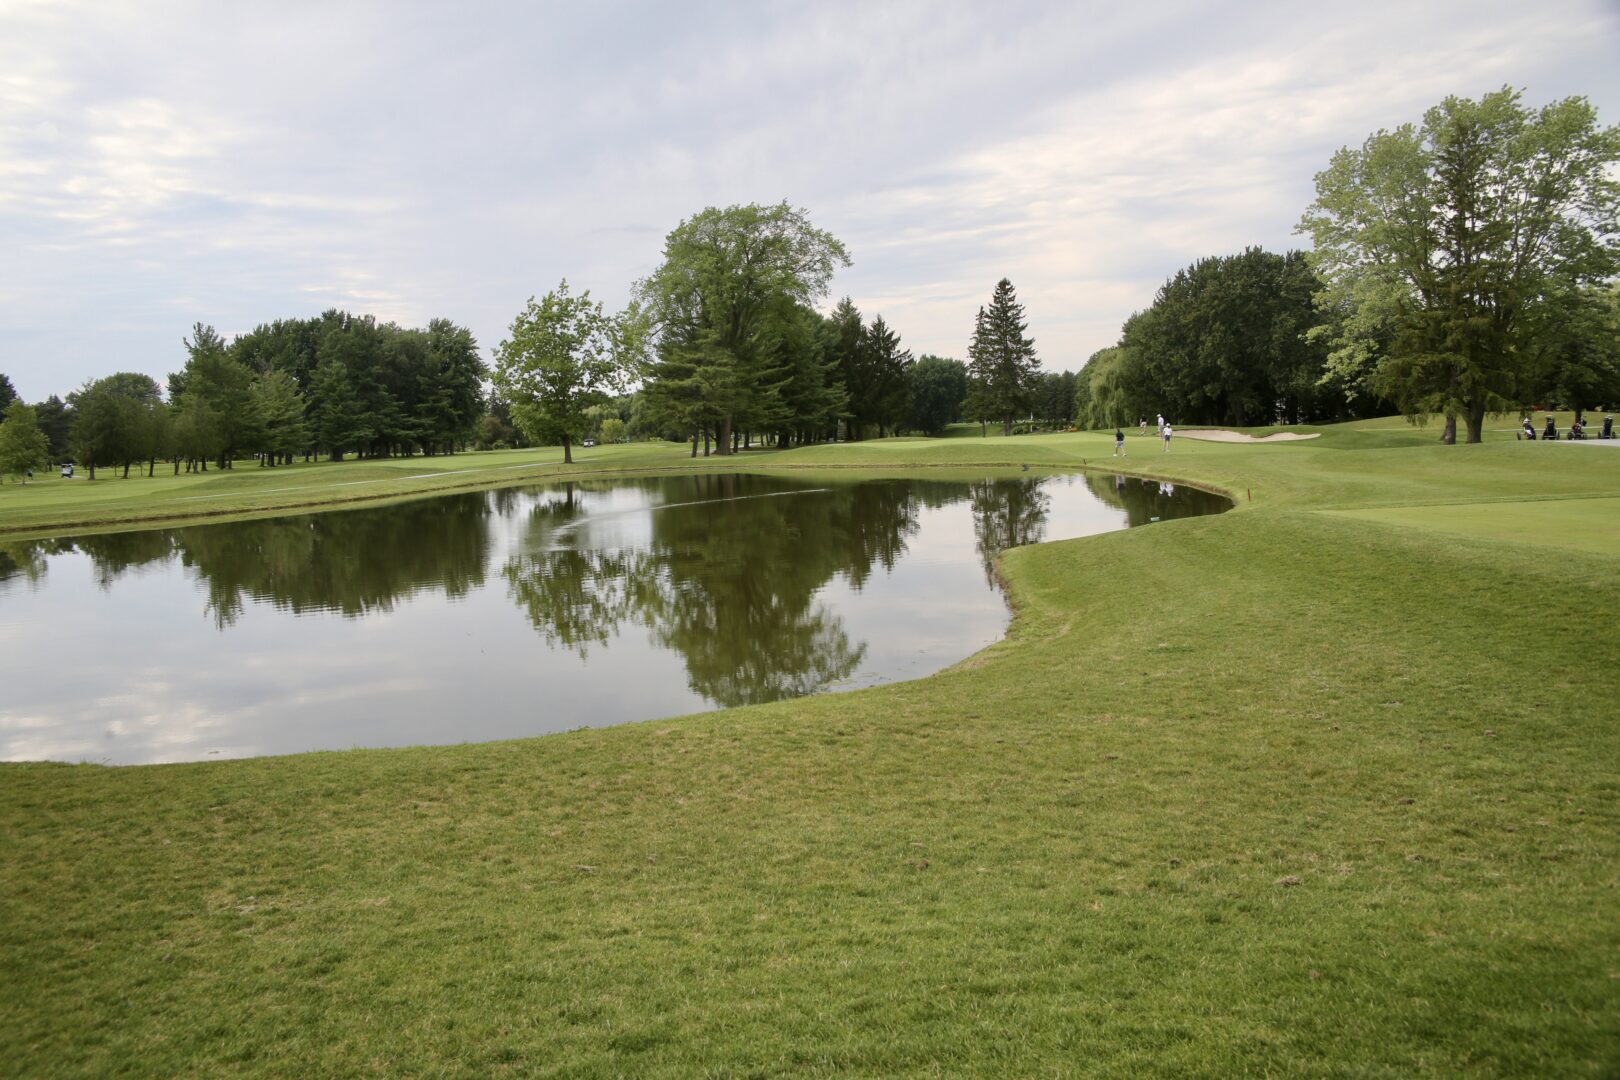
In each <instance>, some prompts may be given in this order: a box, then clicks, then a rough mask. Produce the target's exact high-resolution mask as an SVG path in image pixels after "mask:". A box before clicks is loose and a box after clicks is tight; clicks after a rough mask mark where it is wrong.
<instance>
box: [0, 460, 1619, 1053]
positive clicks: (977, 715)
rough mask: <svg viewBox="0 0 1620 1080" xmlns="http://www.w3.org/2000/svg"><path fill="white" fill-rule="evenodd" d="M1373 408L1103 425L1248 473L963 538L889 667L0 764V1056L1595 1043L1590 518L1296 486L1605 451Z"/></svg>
mask: <svg viewBox="0 0 1620 1080" xmlns="http://www.w3.org/2000/svg"><path fill="white" fill-rule="evenodd" d="M1379 440H1392V443H1383V444H1381V443H1380V442H1379ZM1408 441H1409V436H1408V435H1407V433H1405V432H1402V431H1399V430H1392V431H1388V432H1383V433H1380V432H1378V431H1376V430H1374V431H1352V432H1334V433H1332V434H1331V435H1330V436H1329V437H1327V438H1324V439H1322V440H1320V441H1318V442H1313V443H1304V444H1294V445H1292V446H1266V447H1246V446H1235V447H1234V446H1228V445H1221V444H1196V445H1195V444H1192V443H1190V442H1187V443H1178V445H1177V446H1176V448H1175V449H1174V450H1173V451H1172V453H1171V454H1169V455H1160V454H1158V453H1157V451H1156V450H1148V449H1143V450H1138V449H1137V447H1138V446H1143V447H1145V446H1146V445H1147V444H1146V441H1145V440H1137V439H1133V440H1132V450H1133V456H1132V457H1131V458H1130V459H1129V460H1128V464H1129V465H1130V466H1132V467H1138V468H1141V469H1142V470H1143V471H1146V472H1149V473H1152V474H1155V475H1170V476H1175V477H1177V478H1178V479H1188V480H1197V481H1200V482H1203V483H1206V484H1210V485H1212V486H1220V487H1224V488H1226V489H1227V490H1232V491H1237V492H1238V493H1239V495H1240V498H1242V497H1243V490H1244V489H1245V488H1251V487H1252V488H1253V490H1254V498H1255V501H1254V502H1253V503H1252V504H1251V503H1248V502H1247V501H1244V502H1243V503H1242V504H1241V505H1240V511H1241V512H1239V513H1234V514H1230V515H1226V516H1224V517H1220V518H1214V519H1199V520H1189V521H1179V522H1169V523H1164V524H1161V525H1157V526H1154V527H1152V528H1149V529H1143V530H1136V531H1134V532H1131V533H1128V534H1123V533H1122V534H1112V535H1108V536H1102V537H1094V538H1089V539H1086V540H1082V541H1075V542H1069V543H1061V544H1051V545H1045V546H1042V547H1039V548H1026V549H1020V550H1018V551H1015V552H1011V553H1009V554H1008V555H1007V556H1006V557H1005V559H1004V569H1005V572H1006V575H1007V577H1008V578H1009V580H1010V581H1011V583H1012V584H1013V587H1014V591H1015V594H1016V596H1017V598H1018V602H1019V605H1020V611H1019V617H1018V619H1017V620H1016V621H1015V623H1014V627H1013V631H1012V635H1011V637H1010V638H1009V639H1008V640H1007V641H1005V642H1002V643H1000V644H998V645H996V646H994V647H992V648H991V649H989V650H987V651H986V652H985V653H982V654H980V655H979V656H977V657H975V658H973V659H972V660H970V661H969V662H967V663H965V664H963V665H959V666H958V668H957V669H955V670H953V671H950V672H947V673H943V674H941V675H938V676H935V677H933V678H929V679H924V680H920V681H917V682H914V683H908V684H902V685H897V686H889V687H882V688H878V689H875V690H871V691H864V692H861V693H857V694H847V695H834V696H821V697H815V698H810V699H804V700H800V701H796V702H790V703H783V704H779V705H775V706H767V707H760V708H753V709H743V710H734V711H728V712H721V713H713V714H707V715H704V716H700V717H690V718H685V719H681V720H673V721H655V722H652V723H648V724H641V725H631V726H626V727H622V728H614V729H608V730H601V731H583V732H576V733H572V734H569V735H565V736H558V737H551V738H545V739H537V740H528V741H522V742H512V743H498V744H489V745H483V746H471V747H456V748H438V749H421V750H407V751H359V752H349V753H342V754H317V755H307V756H301V757H294V758H278V759H263V760H256V761H242V762H220V763H207V764H197V765H187V766H165V767H153V768H140V769H104V768H97V767H67V766H11V767H7V768H5V769H4V770H3V771H0V830H3V833H0V835H3V840H4V843H5V850H6V852H7V855H6V861H5V870H6V872H5V873H4V875H3V876H0V954H3V955H4V956H5V957H6V958H7V969H8V977H7V979H6V980H5V981H4V982H3V983H0V1058H3V1059H4V1060H7V1061H8V1062H10V1063H12V1068H13V1071H20V1072H47V1071H53V1070H60V1071H63V1072H82V1073H92V1072H93V1073H102V1072H112V1071H118V1070H120V1069H125V1070H128V1071H131V1072H139V1073H152V1074H166V1073H172V1072H177V1071H197V1070H202V1071H219V1072H237V1071H240V1072H268V1073H282V1074H285V1073H291V1072H319V1073H334V1072H391V1073H392V1072H427V1071H432V1072H445V1073H453V1074H466V1075H483V1074H487V1073H491V1072H499V1071H501V1070H503V1069H507V1070H511V1071H519V1072H540V1073H545V1072H557V1073H569V1074H601V1075H610V1074H635V1075H660V1074H662V1075H692V1074H694V1073H700V1072H703V1071H705V1070H708V1071H716V1072H725V1073H732V1072H736V1073H745V1074H746V1073H755V1074H771V1073H778V1072H781V1073H788V1072H792V1073H810V1074H818V1073H830V1072H855V1073H866V1074H885V1075H892V1074H903V1073H916V1074H938V1073H983V1074H1003V1075H1005V1074H1015V1075H1034V1074H1039V1073H1065V1072H1067V1073H1086V1074H1102V1075H1121V1076H1124V1075H1138V1074H1141V1073H1144V1072H1156V1073H1162V1074H1167V1075H1169V1074H1175V1075H1196V1074H1202V1075H1211V1076H1222V1075H1231V1074H1233V1073H1236V1072H1244V1071H1249V1072H1268V1071H1269V1072H1277V1073H1312V1074H1342V1075H1387V1076H1407V1075H1412V1074H1416V1073H1438V1074H1449V1073H1454V1072H1461V1071H1474V1072H1480V1073H1485V1074H1518V1075H1555V1074H1558V1075H1571V1074H1573V1075H1581V1074H1588V1075H1607V1074H1611V1073H1613V1072H1614V1071H1615V1070H1616V1068H1620V1034H1617V1033H1620V1022H1617V1021H1620V990H1617V987H1620V983H1617V982H1616V975H1617V973H1620V931H1617V929H1616V928H1617V926H1620V917H1617V916H1620V905H1617V903H1616V900H1615V886H1616V868H1617V866H1620V851H1617V846H1620V844H1617V837H1620V799H1617V795H1620V790H1617V789H1620V781H1617V780H1616V778H1615V771H1614V763H1615V762H1616V761H1617V760H1620V730H1617V727H1616V725H1615V723H1614V715H1613V702H1614V692H1615V687H1614V682H1613V680H1614V676H1615V671H1616V669H1617V663H1616V661H1617V658H1620V632H1617V630H1616V626H1615V617H1616V615H1615V613H1616V612H1617V611H1620V573H1617V568H1620V563H1617V561H1616V558H1617V557H1620V550H1616V549H1614V548H1610V549H1608V551H1607V553H1604V552H1583V551H1568V550H1559V549H1557V548H1555V547H1551V546H1542V545H1539V544H1527V543H1522V542H1516V541H1512V540H1504V539H1500V538H1493V537H1488V536H1485V537H1476V536H1458V535H1452V534H1448V533H1443V532H1437V531H1432V530H1426V529H1420V528H1397V527H1391V526H1389V525H1387V524H1385V523H1381V522H1377V521H1364V520H1356V519H1354V518H1351V517H1348V516H1345V515H1341V514H1321V513H1314V512H1311V508H1338V509H1359V508H1365V507H1369V506H1375V507H1393V508H1400V507H1422V506H1425V505H1428V506H1433V505H1436V504H1443V503H1455V502H1456V501H1457V500H1459V499H1472V500H1475V501H1486V500H1491V501H1492V502H1491V505H1492V507H1493V508H1494V510H1496V511H1498V512H1497V513H1495V514H1493V515H1492V517H1491V518H1490V520H1493V521H1501V520H1503V518H1504V515H1505V516H1506V517H1508V518H1512V517H1514V516H1515V515H1519V514H1521V513H1525V512H1531V513H1535V512H1539V510H1540V509H1543V508H1538V507H1536V506H1534V504H1533V503H1532V502H1530V500H1535V499H1543V498H1548V497H1554V496H1566V497H1567V496H1589V495H1603V496H1607V497H1609V498H1611V499H1612V498H1613V497H1614V496H1616V495H1620V455H1611V454H1609V453H1607V452H1586V451H1582V450H1580V449H1578V448H1574V449H1573V452H1572V453H1568V454H1567V456H1561V459H1560V460H1559V462H1558V463H1557V464H1556V465H1551V464H1549V462H1550V461H1551V459H1548V458H1546V457H1545V456H1544V455H1543V454H1542V453H1541V452H1540V448H1537V456H1536V457H1534V458H1532V457H1530V456H1528V455H1527V454H1525V453H1522V452H1521V453H1516V452H1515V451H1523V450H1525V449H1526V448H1524V447H1519V446H1515V445H1514V444H1512V443H1511V442H1508V443H1505V444H1500V445H1490V444H1488V445H1486V446H1482V447H1465V448H1456V449H1450V450H1446V449H1442V448H1437V447H1432V446H1430V445H1427V444H1428V442H1429V438H1428V437H1427V436H1425V437H1424V439H1423V440H1422V444H1421V445H1410V446H1408V447H1407V448H1402V446H1401V444H1402V443H1404V442H1408ZM976 446H977V447H978V448H979V449H978V450H977V457H975V451H974V448H975V447H976ZM1380 446H1383V448H1379V447H1380ZM1548 450H1549V451H1551V448H1548ZM1108 452H1109V450H1108V442H1107V440H1105V439H1103V438H1101V437H1098V436H1095V435H1071V436H1050V437H1037V438H1019V439H1012V440H994V439H992V440H978V441H974V440H968V439H962V440H951V441H948V442H940V443H914V442H911V443H908V442H897V443H892V444H890V443H885V444H874V445H869V446H862V447H854V448H828V449H815V450H806V451H796V452H793V453H790V454H785V455H779V456H775V457H773V458H769V459H760V460H761V461H769V462H771V463H773V464H778V465H812V464H815V465H843V464H859V465H861V466H864V467H872V466H874V465H889V464H892V465H895V466H899V465H901V464H902V463H912V464H917V465H925V466H939V465H958V466H962V465H968V464H972V463H973V462H975V461H987V460H988V461H1000V462H1003V463H1013V464H1017V463H1021V459H1023V461H1024V462H1025V463H1030V464H1035V465H1053V464H1057V465H1062V464H1071V463H1073V462H1074V461H1075V460H1076V459H1078V458H1081V457H1086V458H1091V459H1093V460H1094V459H1095V457H1106V456H1107V454H1108ZM1551 452H1554V453H1560V454H1561V455H1564V454H1565V453H1566V452H1565V451H1551ZM1594 505H1596V504H1594ZM1526 508H1528V510H1527V509H1526ZM1425 512H1427V513H1430V514H1443V513H1445V511H1444V510H1439V511H1437V510H1429V511H1425ZM1470 512H1472V511H1470ZM1615 534H1620V530H1611V534H1610V535H1615ZM1532 535H1534V534H1532ZM1574 597H1580V598H1582V600H1583V603H1582V604H1580V605H1571V606H1572V607H1576V608H1578V610H1576V611H1575V613H1574V614H1572V615H1562V614H1561V615H1560V616H1559V617H1558V618H1556V619H1553V620H1537V621H1535V622H1534V623H1532V622H1530V621H1528V620H1526V619H1525V618H1524V616H1523V605H1524V603H1525V602H1527V601H1529V602H1533V603H1541V602H1544V601H1545V600H1546V599H1547V598H1574ZM1564 606H1565V605H1563V604H1562V603H1557V604H1556V609H1557V610H1558V611H1560V612H1562V611H1563V609H1564Z"/></svg>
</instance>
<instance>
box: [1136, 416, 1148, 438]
mask: <svg viewBox="0 0 1620 1080" xmlns="http://www.w3.org/2000/svg"><path fill="white" fill-rule="evenodd" d="M1136 426H1137V427H1139V428H1141V429H1142V434H1143V435H1146V434H1147V417H1145V416H1138V417H1137V418H1136Z"/></svg>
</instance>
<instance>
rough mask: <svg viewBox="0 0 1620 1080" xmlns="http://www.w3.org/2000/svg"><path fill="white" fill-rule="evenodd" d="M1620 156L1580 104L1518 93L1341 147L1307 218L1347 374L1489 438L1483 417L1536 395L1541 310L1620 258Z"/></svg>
mask: <svg viewBox="0 0 1620 1080" xmlns="http://www.w3.org/2000/svg"><path fill="white" fill-rule="evenodd" d="M1616 162H1620V130H1617V129H1616V128H1613V127H1609V128H1603V127H1600V126H1599V125H1598V122H1597V113H1596V111H1595V110H1594V109H1593V108H1592V106H1591V105H1590V104H1589V103H1588V102H1587V101H1586V100H1585V99H1584V98H1579V97H1571V98H1566V99H1564V100H1563V101H1559V102H1554V103H1553V104H1551V105H1547V106H1544V107H1542V108H1540V109H1528V108H1526V107H1525V106H1524V105H1523V104H1522V103H1521V101H1520V94H1519V92H1518V91H1516V90H1513V89H1512V88H1503V89H1501V90H1498V91H1496V92H1494V93H1489V94H1486V95H1485V96H1484V97H1482V98H1480V99H1479V100H1478V101H1473V100H1469V99H1466V98H1459V97H1448V98H1446V99H1445V100H1444V101H1443V102H1441V103H1440V104H1439V105H1437V106H1435V107H1434V108H1432V109H1430V110H1429V111H1428V112H1427V113H1426V114H1425V115H1424V117H1423V121H1422V123H1421V124H1417V125H1414V124H1405V125H1402V126H1401V127H1398V128H1396V129H1395V130H1394V131H1379V132H1377V133H1376V134H1374V135H1372V136H1371V137H1370V138H1368V139H1367V140H1366V142H1365V143H1363V144H1362V146H1361V147H1359V148H1356V149H1351V148H1349V147H1346V148H1344V149H1341V150H1340V151H1339V152H1338V153H1336V154H1335V155H1334V156H1333V159H1332V161H1331V162H1330V163H1329V165H1328V167H1327V169H1325V170H1324V171H1322V172H1320V173H1318V174H1317V176H1316V200H1315V202H1313V203H1312V204H1311V206H1310V207H1309V208H1308V209H1307V211H1306V213H1305V215H1304V218H1303V219H1302V220H1301V222H1300V226H1299V228H1300V231H1302V232H1305V233H1307V234H1309V235H1310V236H1311V237H1312V239H1313V240H1314V242H1315V251H1314V253H1313V259H1314V261H1315V262H1316V265H1317V268H1318V270H1319V271H1320V273H1321V274H1322V276H1323V278H1324V279H1325V280H1326V286H1325V287H1324V288H1323V289H1322V290H1321V296H1320V303H1321V305H1322V306H1323V307H1324V308H1325V309H1327V310H1329V311H1330V312H1333V313H1334V314H1335V316H1336V318H1335V320H1334V322H1333V324H1332V330H1331V331H1330V333H1329V337H1330V340H1331V344H1332V354H1331V363H1332V365H1333V367H1332V370H1333V373H1334V374H1335V375H1336V377H1337V378H1338V379H1339V380H1340V381H1342V382H1345V383H1347V384H1352V385H1353V384H1355V383H1357V382H1358V381H1359V382H1364V383H1365V384H1367V385H1370V386H1371V387H1373V388H1374V389H1376V390H1378V391H1381V392H1382V393H1385V394H1387V395H1389V396H1390V397H1392V398H1393V399H1394V400H1395V401H1396V402H1397V404H1398V405H1399V406H1400V408H1401V409H1402V411H1403V412H1405V413H1406V414H1407V415H1409V416H1412V417H1414V418H1419V417H1424V416H1428V415H1432V414H1435V413H1440V414H1443V415H1444V416H1445V417H1446V418H1447V423H1446V435H1445V441H1447V442H1453V441H1455V423H1456V418H1457V417H1458V416H1459V415H1460V416H1462V417H1463V418H1464V420H1465V422H1466V425H1467V438H1468V441H1469V442H1478V441H1479V440H1480V438H1481V430H1482V427H1483V420H1484V417H1485V414H1486V412H1487V411H1495V410H1502V409H1507V408H1511V407H1513V406H1515V405H1522V404H1528V403H1529V402H1530V400H1531V398H1532V397H1533V395H1534V394H1535V393H1536V392H1537V390H1538V389H1540V386H1541V384H1539V383H1538V381H1537V378H1536V375H1537V367H1538V364H1537V356H1538V348H1537V344H1536V337H1535V335H1536V332H1537V329H1538V327H1540V326H1543V325H1545V323H1546V321H1547V320H1546V319H1545V318H1544V317H1543V315H1544V313H1545V312H1546V311H1547V310H1548V309H1549V306H1552V307H1554V308H1556V307H1557V306H1558V305H1563V304H1568V303H1570V302H1571V300H1570V298H1571V297H1572V296H1573V295H1575V294H1577V293H1579V291H1580V290H1582V289H1583V288H1590V287H1592V286H1594V285H1598V284H1600V283H1602V282H1603V281H1605V280H1606V279H1607V278H1608V277H1610V276H1612V275H1613V274H1614V273H1615V271H1616V269H1617V267H1620V222H1617V214H1620V181H1617V180H1616V178H1615V175H1614V172H1613V166H1614V165H1615V163H1616ZM1380 345H1383V346H1384V347H1382V348H1381V347H1379V346H1380Z"/></svg>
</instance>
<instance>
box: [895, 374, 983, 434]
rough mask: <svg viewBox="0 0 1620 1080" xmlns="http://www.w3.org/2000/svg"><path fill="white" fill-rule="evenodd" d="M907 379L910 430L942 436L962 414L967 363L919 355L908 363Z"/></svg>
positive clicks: (966, 385) (965, 393) (965, 391)
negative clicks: (909, 366)
mask: <svg viewBox="0 0 1620 1080" xmlns="http://www.w3.org/2000/svg"><path fill="white" fill-rule="evenodd" d="M907 381H908V382H909V384H910V388H911V415H910V417H909V419H908V423H909V425H910V427H911V429H912V430H913V431H920V432H922V433H923V434H925V435H942V434H944V432H945V428H946V427H947V426H948V425H949V424H950V423H951V421H953V420H955V419H957V418H958V417H960V416H961V415H962V401H963V399H964V398H966V397H967V388H968V375H967V365H966V364H964V363H962V361H960V360H950V359H947V358H945V357H943V356H923V357H921V358H920V359H919V360H918V361H917V362H916V363H915V364H913V365H911V370H910V371H909V372H908V373H907Z"/></svg>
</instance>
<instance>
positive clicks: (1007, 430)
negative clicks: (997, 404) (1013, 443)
mask: <svg viewBox="0 0 1620 1080" xmlns="http://www.w3.org/2000/svg"><path fill="white" fill-rule="evenodd" d="M1001 434H1002V435H1004V436H1006V437H1007V438H1011V437H1012V417H1010V416H1009V417H1007V418H1006V419H1005V420H1003V421H1002V422H1001Z"/></svg>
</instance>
